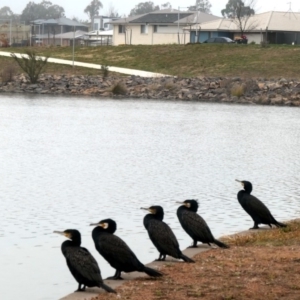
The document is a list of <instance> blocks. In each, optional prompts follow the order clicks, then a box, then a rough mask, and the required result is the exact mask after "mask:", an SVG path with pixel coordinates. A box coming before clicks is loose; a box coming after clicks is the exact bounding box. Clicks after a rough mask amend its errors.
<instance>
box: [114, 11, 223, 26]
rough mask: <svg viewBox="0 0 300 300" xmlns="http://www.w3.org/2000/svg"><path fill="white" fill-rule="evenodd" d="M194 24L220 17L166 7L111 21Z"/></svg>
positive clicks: (117, 22) (122, 22)
mask: <svg viewBox="0 0 300 300" xmlns="http://www.w3.org/2000/svg"><path fill="white" fill-rule="evenodd" d="M178 19H179V23H181V24H193V23H198V22H199V20H201V21H202V22H207V21H211V20H215V19H221V18H220V17H217V16H214V15H210V14H206V13H203V12H195V11H178V10H175V9H164V10H157V11H154V12H150V13H147V14H142V15H137V16H131V17H128V18H122V19H119V20H116V21H112V22H110V23H111V24H145V23H148V24H149V23H150V24H174V23H175V24H177V23H178Z"/></svg>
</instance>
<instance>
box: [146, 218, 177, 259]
mask: <svg viewBox="0 0 300 300" xmlns="http://www.w3.org/2000/svg"><path fill="white" fill-rule="evenodd" d="M148 233H149V237H150V239H151V241H152V242H153V244H154V246H155V247H156V248H157V249H158V251H159V252H162V253H166V254H169V255H171V256H173V257H177V256H178V250H179V244H178V241H177V238H176V236H175V235H174V233H173V231H172V229H171V228H170V227H169V226H168V225H167V224H166V223H164V222H162V221H158V220H151V221H150V222H149V226H148Z"/></svg>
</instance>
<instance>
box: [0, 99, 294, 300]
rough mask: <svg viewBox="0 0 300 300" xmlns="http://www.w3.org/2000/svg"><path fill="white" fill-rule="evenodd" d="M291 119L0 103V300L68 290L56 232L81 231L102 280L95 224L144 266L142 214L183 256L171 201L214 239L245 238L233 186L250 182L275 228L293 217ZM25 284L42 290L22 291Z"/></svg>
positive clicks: (179, 109)
mask: <svg viewBox="0 0 300 300" xmlns="http://www.w3.org/2000/svg"><path fill="white" fill-rule="evenodd" d="M298 115H299V110H298V109H297V108H287V107H263V106H247V107H246V106H238V105H218V104H203V103H193V102H191V103H183V102H171V101H169V102H164V101H161V102H159V101H136V100H134V101H131V100H126V101H124V100H122V101H117V100H113V101H112V100H105V101H99V100H98V99H85V98H84V99H83V98H52V97H44V98H43V99H40V98H39V97H38V98H37V97H30V98H27V97H16V96H15V95H14V96H3V95H0V126H1V130H0V149H1V151H0V162H1V172H0V179H1V183H2V184H1V186H0V203H1V211H0V223H1V224H0V225H1V226H0V228H1V229H0V238H1V245H2V248H1V249H0V254H1V255H0V265H1V270H2V272H3V273H4V274H6V276H5V278H3V287H2V290H1V295H2V296H3V297H5V299H9V297H10V295H11V290H12V289H13V290H14V291H15V292H14V298H17V297H23V298H26V299H27V298H28V299H32V300H35V299H47V298H49V295H51V299H53V298H59V297H61V296H63V295H64V294H67V293H69V292H71V291H73V290H74V289H75V288H76V283H75V281H74V279H73V278H72V276H71V274H70V273H69V271H68V269H67V267H66V265H65V260H64V258H63V257H62V255H61V252H60V245H61V243H62V241H63V238H62V237H60V236H56V235H55V234H53V233H52V232H53V230H64V229H67V228H77V229H79V230H80V231H81V233H82V239H83V245H84V246H86V247H87V248H88V249H89V250H90V251H91V252H92V254H93V255H94V256H95V257H96V259H97V261H98V263H99V265H100V268H101V271H102V274H103V276H104V277H106V276H109V275H112V273H114V271H113V270H112V269H111V267H110V266H109V265H108V263H107V262H106V261H105V260H104V259H103V258H102V257H100V255H99V254H98V253H97V251H96V250H95V248H94V245H93V241H92V239H91V230H92V228H91V227H90V226H89V224H90V223H91V222H97V221H99V220H101V219H104V218H113V219H115V220H116V221H117V223H118V230H117V234H118V235H119V236H121V237H122V238H123V239H124V240H125V241H126V242H127V243H128V244H129V245H130V247H131V248H132V249H133V251H135V252H136V253H137V255H138V257H139V259H140V260H141V261H143V262H149V261H151V260H153V259H155V258H157V257H158V253H157V250H156V249H155V248H154V247H153V245H152V243H151V242H150V240H149V238H148V234H147V232H146V231H145V229H144V227H143V223H142V221H143V218H144V216H145V212H144V211H142V210H140V207H142V206H143V207H144V206H145V207H147V206H151V205H162V206H163V207H164V209H165V222H166V223H167V224H169V225H170V226H171V227H172V229H173V230H174V233H175V235H176V236H177V238H178V240H179V243H180V246H181V248H185V247H187V246H189V245H190V244H191V240H190V238H189V237H188V236H187V235H186V234H185V232H184V231H183V229H182V228H181V226H180V224H179V222H178V220H177V217H176V210H177V207H178V205H177V204H176V203H175V202H176V201H183V200H185V199H192V198H194V199H198V201H199V204H200V208H199V213H200V214H201V215H202V216H203V217H204V218H205V219H206V221H207V222H208V224H209V226H210V228H211V230H212V232H213V233H214V235H215V236H216V237H218V236H220V235H223V234H229V233H234V232H238V231H240V230H244V229H245V228H249V227H250V226H252V221H251V219H250V217H249V216H248V215H247V214H246V213H245V212H244V211H243V210H242V209H241V207H240V205H239V203H238V202H237V199H236V194H237V192H238V190H239V189H240V186H239V185H238V184H237V183H236V182H235V181H234V180H235V179H236V178H237V179H247V180H250V181H252V183H253V187H254V190H253V194H254V195H256V196H257V197H258V198H260V199H261V200H263V201H264V202H265V204H266V205H267V206H268V207H269V208H270V209H271V211H272V213H273V214H274V216H275V217H276V218H278V219H279V220H280V221H285V220H289V219H292V218H295V217H299V214H300V207H299V205H298V204H299V198H300V192H299V189H298V183H299V174H300V172H299V171H300V160H299V159H298V158H299V146H300V130H299V127H300V119H299V117H298ZM16 281H17V282H18V287H19V288H18V290H17V291H16V290H15V286H14V285H15V282H16ZM32 281H34V282H35V283H36V286H37V287H38V288H36V289H31V290H30V291H29V290H28V288H27V287H28V286H32V284H31V283H32ZM18 293H19V294H18Z"/></svg>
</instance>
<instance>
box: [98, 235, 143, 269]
mask: <svg viewBox="0 0 300 300" xmlns="http://www.w3.org/2000/svg"><path fill="white" fill-rule="evenodd" d="M97 249H98V250H99V252H100V254H101V255H102V256H103V257H104V258H105V259H106V260H107V261H108V262H109V263H110V264H111V265H112V266H113V267H115V268H116V266H115V263H119V262H120V263H122V264H135V261H136V262H139V261H138V259H137V257H136V255H135V254H134V252H133V251H132V250H131V249H130V248H129V246H128V245H127V244H126V243H125V242H124V241H123V240H122V239H121V238H119V237H118V236H116V235H113V234H105V235H101V236H100V237H98V244H97Z"/></svg>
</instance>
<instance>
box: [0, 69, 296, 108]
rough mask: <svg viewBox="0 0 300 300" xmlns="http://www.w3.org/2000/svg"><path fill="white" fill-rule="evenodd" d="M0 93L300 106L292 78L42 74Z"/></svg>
mask: <svg viewBox="0 0 300 300" xmlns="http://www.w3.org/2000/svg"><path fill="white" fill-rule="evenodd" d="M0 93H34V94H52V95H88V96H96V97H99V98H101V97H103V98H110V97H111V98H137V99H164V100H168V99H170V100H183V101H184V100H189V101H205V102H226V103H244V104H262V105H286V106H300V82H299V81H297V80H293V79H285V78H280V79H264V78H257V79H243V78H240V77H236V78H225V77H224V78H223V77H216V78H212V77H197V78H176V77H155V78H143V77H139V76H129V77H111V76H109V77H106V78H103V77H102V76H100V75H99V76H77V75H70V76H67V75H60V76H58V75H47V74H44V75H41V76H40V79H39V82H38V83H37V84H30V83H29V82H28V80H27V78H26V76H25V75H24V74H22V75H18V76H16V77H14V80H13V81H11V82H5V83H4V82H2V83H1V82H0Z"/></svg>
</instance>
